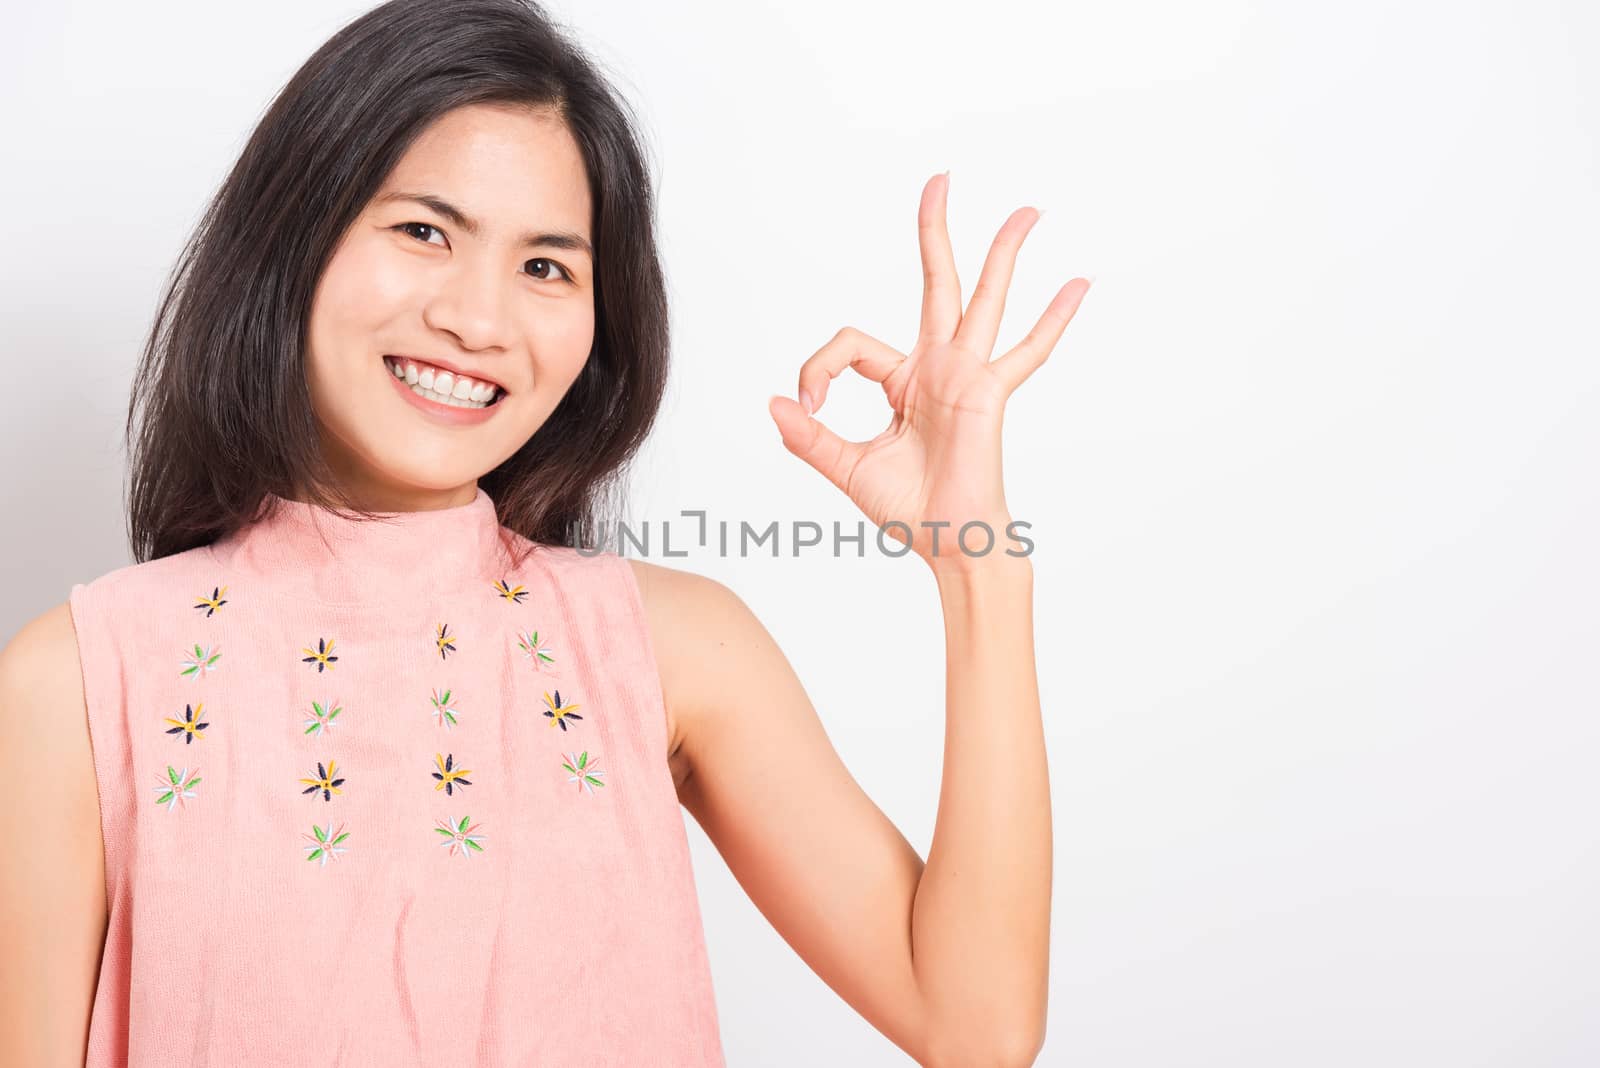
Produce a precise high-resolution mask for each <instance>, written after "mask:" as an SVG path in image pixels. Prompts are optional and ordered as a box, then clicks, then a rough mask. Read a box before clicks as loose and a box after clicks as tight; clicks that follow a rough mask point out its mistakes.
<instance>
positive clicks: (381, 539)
mask: <svg viewBox="0 0 1600 1068" xmlns="http://www.w3.org/2000/svg"><path fill="white" fill-rule="evenodd" d="M263 508H264V511H263V513H262V515H261V517H260V518H258V519H256V520H255V521H254V522H252V523H248V524H246V525H245V526H243V527H241V528H239V529H238V530H236V531H234V532H233V533H231V534H229V535H227V536H225V537H223V538H220V539H218V540H217V541H215V542H213V543H212V544H211V546H210V547H209V548H210V550H211V553H212V555H213V557H214V559H216V561H217V562H218V565H219V566H220V567H221V568H222V569H223V570H224V572H231V573H234V574H236V575H238V576H239V577H241V578H244V577H250V578H255V579H257V580H259V581H264V582H270V584H271V590H272V592H273V593H275V594H276V593H282V594H287V595H290V596H292V597H295V598H297V599H305V600H310V601H315V602H319V603H322V604H329V605H372V606H385V605H392V604H394V603H396V602H401V603H408V602H412V601H416V600H419V599H420V600H431V599H433V598H434V597H437V596H439V595H444V594H449V593H455V592H460V591H462V590H463V589H470V588H471V587H472V585H473V584H482V585H483V587H484V589H485V591H487V590H489V589H490V588H492V586H493V583H494V582H495V581H496V580H498V579H501V578H505V577H509V576H508V574H507V572H508V570H509V568H510V566H511V565H510V560H509V556H508V555H507V553H506V552H505V545H504V543H503V541H502V534H501V527H500V520H499V516H498V513H497V512H496V511H495V505H494V501H493V500H492V499H490V497H489V495H488V494H487V493H486V492H484V490H483V487H481V486H479V487H477V493H476V495H475V496H474V497H473V498H472V500H471V501H469V502H468V503H466V504H459V505H452V506H451V507H449V508H436V509H429V510H426V511H417V512H381V513H375V515H376V518H373V519H362V518H360V517H352V516H346V515H340V514H339V513H338V512H336V511H335V510H333V509H331V508H325V507H322V506H321V505H316V504H312V503H310V502H307V501H296V500H290V499H288V498H286V497H280V496H278V495H277V494H275V493H268V494H267V499H266V503H265V504H264V506H263ZM226 580H227V578H226V575H225V574H222V575H219V578H218V582H219V584H220V583H221V582H222V581H226Z"/></svg>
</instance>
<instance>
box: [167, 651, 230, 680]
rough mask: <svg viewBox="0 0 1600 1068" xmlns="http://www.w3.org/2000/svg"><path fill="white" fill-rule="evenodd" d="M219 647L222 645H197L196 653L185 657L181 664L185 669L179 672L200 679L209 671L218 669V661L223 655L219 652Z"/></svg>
mask: <svg viewBox="0 0 1600 1068" xmlns="http://www.w3.org/2000/svg"><path fill="white" fill-rule="evenodd" d="M219 648H221V646H216V645H212V646H207V647H205V648H201V647H200V646H198V645H197V646H195V647H194V655H193V656H186V657H184V659H183V663H182V664H180V665H179V666H180V667H182V668H183V670H182V671H180V672H178V674H179V675H187V676H189V677H190V678H195V679H200V678H204V677H205V676H206V674H207V673H208V672H212V671H215V670H217V661H218V660H219V659H221V657H222V654H221V653H219V652H217V650H218V649H219Z"/></svg>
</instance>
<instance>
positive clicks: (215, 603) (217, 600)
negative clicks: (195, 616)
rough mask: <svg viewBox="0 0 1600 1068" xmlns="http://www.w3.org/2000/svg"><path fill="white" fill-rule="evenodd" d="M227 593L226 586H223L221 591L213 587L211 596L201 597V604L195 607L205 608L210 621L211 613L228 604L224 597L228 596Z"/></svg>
mask: <svg viewBox="0 0 1600 1068" xmlns="http://www.w3.org/2000/svg"><path fill="white" fill-rule="evenodd" d="M227 592H228V587H226V586H223V587H222V588H220V589H218V588H217V587H216V586H213V587H211V596H210V597H201V598H200V600H199V603H197V604H196V605H195V607H196V608H204V609H205V610H206V618H207V619H210V618H211V613H213V612H215V611H216V610H217V609H219V608H221V607H222V606H223V605H225V604H227V603H228V602H227V600H226V599H225V596H224V595H225V594H227Z"/></svg>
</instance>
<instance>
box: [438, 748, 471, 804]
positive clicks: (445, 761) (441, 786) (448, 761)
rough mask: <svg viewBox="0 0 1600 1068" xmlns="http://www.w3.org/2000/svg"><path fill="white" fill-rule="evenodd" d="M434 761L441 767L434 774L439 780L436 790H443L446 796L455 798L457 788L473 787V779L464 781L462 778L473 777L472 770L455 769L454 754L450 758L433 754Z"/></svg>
mask: <svg viewBox="0 0 1600 1068" xmlns="http://www.w3.org/2000/svg"><path fill="white" fill-rule="evenodd" d="M433 759H434V761H435V762H436V763H437V764H438V765H439V770H438V771H436V772H434V773H433V777H434V778H435V779H438V780H439V782H438V784H437V785H436V786H434V789H435V790H443V791H444V792H445V794H446V796H449V797H454V796H455V787H457V786H471V785H472V780H471V779H463V778H462V777H461V776H463V775H471V774H472V769H471V768H456V767H454V764H455V759H456V758H455V754H454V753H451V754H449V755H448V756H446V755H442V754H439V753H435V754H433Z"/></svg>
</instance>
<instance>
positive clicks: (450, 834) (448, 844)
mask: <svg viewBox="0 0 1600 1068" xmlns="http://www.w3.org/2000/svg"><path fill="white" fill-rule="evenodd" d="M436 822H437V823H438V826H437V827H435V828H434V831H435V832H436V833H438V834H442V835H444V841H442V842H440V843H439V844H440V845H442V846H444V847H445V848H446V849H448V850H449V851H450V855H451V856H452V857H453V856H455V855H456V854H457V853H460V854H461V855H462V856H464V857H467V858H468V859H471V857H472V851H473V850H474V849H476V850H477V851H478V852H480V853H482V852H483V846H481V845H479V844H478V843H479V841H481V840H482V839H484V838H487V837H488V835H486V834H482V833H478V828H479V827H482V826H483V824H481V823H474V824H473V825H472V826H470V827H468V826H467V817H466V816H462V817H461V822H460V823H457V824H451V823H448V822H446V821H445V820H438V821H436Z"/></svg>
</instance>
